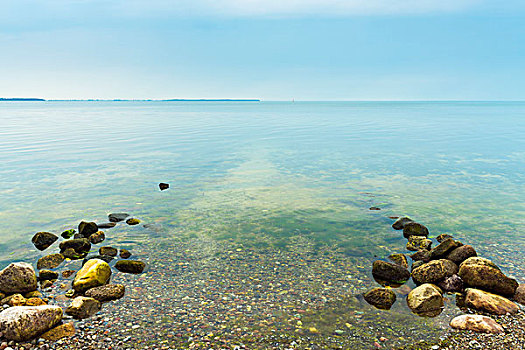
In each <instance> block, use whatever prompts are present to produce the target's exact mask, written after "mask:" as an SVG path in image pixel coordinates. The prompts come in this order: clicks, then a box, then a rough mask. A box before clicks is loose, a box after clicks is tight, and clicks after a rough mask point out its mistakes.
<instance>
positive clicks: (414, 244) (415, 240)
mask: <svg viewBox="0 0 525 350" xmlns="http://www.w3.org/2000/svg"><path fill="white" fill-rule="evenodd" d="M431 246H432V241H431V240H430V239H428V238H426V237H425V236H410V237H408V242H407V245H406V249H407V250H411V251H418V250H429V249H430V247H431Z"/></svg>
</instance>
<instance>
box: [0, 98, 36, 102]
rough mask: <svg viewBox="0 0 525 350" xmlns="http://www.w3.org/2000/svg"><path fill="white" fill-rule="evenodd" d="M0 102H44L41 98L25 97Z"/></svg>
mask: <svg viewBox="0 0 525 350" xmlns="http://www.w3.org/2000/svg"><path fill="white" fill-rule="evenodd" d="M0 101H7V102H10V101H15V102H17V101H45V100H44V99H43V98H25V97H14V98H0Z"/></svg>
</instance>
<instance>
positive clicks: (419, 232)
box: [403, 222, 428, 238]
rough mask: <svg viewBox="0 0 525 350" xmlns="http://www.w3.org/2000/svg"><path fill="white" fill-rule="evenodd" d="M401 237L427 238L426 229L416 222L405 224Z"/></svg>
mask: <svg viewBox="0 0 525 350" xmlns="http://www.w3.org/2000/svg"><path fill="white" fill-rule="evenodd" d="M403 236H404V237H405V238H408V237H410V236H425V237H427V236H428V229H427V228H426V227H425V226H424V225H421V224H419V223H417V222H407V223H406V224H405V226H403Z"/></svg>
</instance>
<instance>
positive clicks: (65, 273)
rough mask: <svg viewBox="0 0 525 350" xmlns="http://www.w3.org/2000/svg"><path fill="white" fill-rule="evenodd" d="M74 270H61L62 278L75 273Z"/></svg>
mask: <svg viewBox="0 0 525 350" xmlns="http://www.w3.org/2000/svg"><path fill="white" fill-rule="evenodd" d="M75 272H76V271H75V270H66V271H62V278H69V277H71V276H73V275H74V274H75Z"/></svg>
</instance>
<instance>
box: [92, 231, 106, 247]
mask: <svg viewBox="0 0 525 350" xmlns="http://www.w3.org/2000/svg"><path fill="white" fill-rule="evenodd" d="M105 239H106V234H105V233H104V232H103V231H97V232H95V233H93V234H92V235H91V236H89V240H90V242H91V243H92V244H98V243H100V242H102V241H104V240H105Z"/></svg>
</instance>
